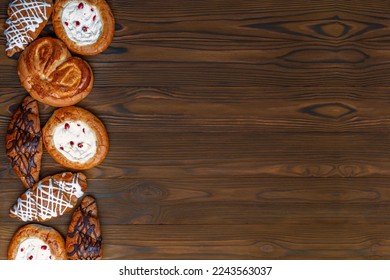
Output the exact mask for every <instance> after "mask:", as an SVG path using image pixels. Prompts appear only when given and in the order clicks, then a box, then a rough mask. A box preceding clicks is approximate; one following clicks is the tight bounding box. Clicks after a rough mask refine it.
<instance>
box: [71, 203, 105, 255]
mask: <svg viewBox="0 0 390 280" xmlns="http://www.w3.org/2000/svg"><path fill="white" fill-rule="evenodd" d="M66 252H67V254H68V259H70V260H100V259H102V257H103V249H102V235H101V232H100V223H99V217H98V210H97V205H96V200H95V199H94V198H93V197H92V196H86V197H85V198H84V199H83V201H82V202H81V205H80V206H79V207H78V208H77V209H76V210H75V212H74V213H73V216H72V220H71V223H70V225H69V228H68V234H67V236H66Z"/></svg>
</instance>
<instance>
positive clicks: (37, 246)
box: [8, 224, 67, 261]
mask: <svg viewBox="0 0 390 280" xmlns="http://www.w3.org/2000/svg"><path fill="white" fill-rule="evenodd" d="M8 259H9V260H32V261H34V260H66V259H67V258H66V251H65V242H64V238H63V237H62V236H61V234H60V233H59V232H58V231H56V230H55V229H53V228H51V227H46V226H42V225H37V224H29V225H25V226H23V227H21V228H20V229H19V230H18V231H17V232H16V233H15V234H14V236H13V237H12V240H11V242H10V244H9V246H8Z"/></svg>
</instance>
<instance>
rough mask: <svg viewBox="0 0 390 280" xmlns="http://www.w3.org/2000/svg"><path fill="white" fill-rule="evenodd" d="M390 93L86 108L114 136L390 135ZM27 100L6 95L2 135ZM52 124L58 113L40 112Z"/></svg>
mask: <svg viewBox="0 0 390 280" xmlns="http://www.w3.org/2000/svg"><path fill="white" fill-rule="evenodd" d="M389 94H390V89H389V88H381V87H375V88H369V89H368V88H362V87H355V88H345V87H341V88H338V87H327V88H316V87H297V88H295V87H293V88H280V87H270V88H262V87H238V88H230V87H177V88H176V87H173V88H153V87H141V88H138V87H135V88H131V87H128V88H126V87H111V88H109V87H96V88H94V90H93V92H92V93H91V94H90V95H89V96H88V97H87V98H86V99H84V100H83V101H82V102H80V103H79V104H78V106H81V107H84V108H87V109H88V110H90V111H92V112H93V113H95V114H96V115H97V116H99V117H100V118H101V119H102V120H103V122H104V123H105V124H106V126H107V128H108V130H109V131H110V132H115V133H116V132H124V131H129V133H134V132H168V131H170V132H172V131H176V132H177V131H181V132H185V131H187V132H235V133H242V132H249V131H255V132H258V131H267V132H299V133H301V132H337V133H346V132H359V133H363V132H364V133H373V132H374V133H377V132H381V133H382V132H383V131H387V130H389V129H390V111H389V110H388V109H387V105H388V104H389V100H388V96H389ZM26 95H27V94H26V92H25V91H24V90H23V89H21V88H20V87H18V88H1V87H0V102H1V104H2V106H3V108H4V110H2V111H1V112H0V130H1V131H5V129H6V127H7V126H8V123H9V120H10V118H11V115H12V113H13V112H14V111H15V110H16V108H17V106H19V104H20V102H21V101H22V99H23V98H24V97H25V96H26ZM40 109H41V121H42V124H44V123H45V122H46V121H47V120H48V119H49V117H50V116H51V114H52V112H53V108H52V107H50V106H46V105H43V104H40Z"/></svg>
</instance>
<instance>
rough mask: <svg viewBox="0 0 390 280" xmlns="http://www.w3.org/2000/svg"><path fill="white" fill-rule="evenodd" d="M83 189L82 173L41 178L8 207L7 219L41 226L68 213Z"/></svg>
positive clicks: (84, 178) (85, 184) (84, 182)
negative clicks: (15, 219)
mask: <svg viewBox="0 0 390 280" xmlns="http://www.w3.org/2000/svg"><path fill="white" fill-rule="evenodd" d="M86 188H87V181H86V177H85V175H84V174H82V173H71V172H65V173H61V174H57V175H54V176H49V177H46V178H44V179H43V180H41V181H39V182H38V183H37V184H35V185H34V186H33V187H32V188H30V189H28V190H27V191H26V192H25V193H24V194H22V195H21V196H20V198H18V201H17V202H16V203H15V204H14V205H13V206H12V207H11V209H10V216H11V217H17V218H19V219H20V220H22V221H24V222H27V221H39V222H45V221H48V220H50V219H53V218H55V217H59V216H61V215H63V214H66V213H68V212H69V211H71V210H72V209H73V207H74V206H75V205H76V203H77V200H78V199H79V198H80V197H81V196H83V194H84V191H85V189H86Z"/></svg>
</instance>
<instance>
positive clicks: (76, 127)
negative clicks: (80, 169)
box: [53, 121, 97, 163]
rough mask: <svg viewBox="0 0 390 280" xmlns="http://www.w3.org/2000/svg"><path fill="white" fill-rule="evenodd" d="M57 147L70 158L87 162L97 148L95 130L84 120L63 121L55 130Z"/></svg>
mask: <svg viewBox="0 0 390 280" xmlns="http://www.w3.org/2000/svg"><path fill="white" fill-rule="evenodd" d="M53 141H54V146H55V147H56V149H57V150H58V151H59V152H60V153H61V154H62V155H63V156H65V157H66V158H67V159H68V160H70V161H73V162H78V163H85V162H87V161H88V160H90V159H91V158H92V157H93V156H94V155H95V154H96V150H97V139H96V134H95V132H94V131H93V130H92V129H91V128H90V127H89V126H88V125H87V124H86V123H84V122H82V121H77V122H71V121H68V122H63V123H61V124H60V125H58V126H57V127H56V128H55V129H54V132H53Z"/></svg>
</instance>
